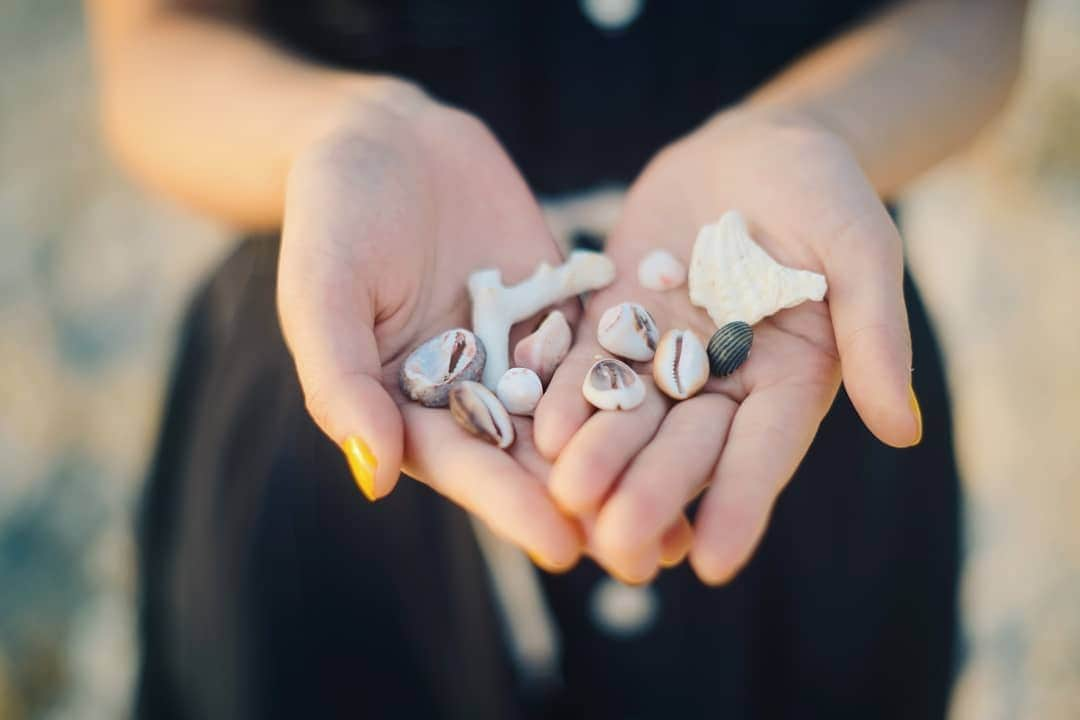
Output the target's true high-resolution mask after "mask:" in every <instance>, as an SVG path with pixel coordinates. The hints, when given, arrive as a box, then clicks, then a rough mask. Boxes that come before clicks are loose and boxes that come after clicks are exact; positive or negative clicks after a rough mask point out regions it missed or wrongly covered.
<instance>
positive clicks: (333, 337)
mask: <svg viewBox="0 0 1080 720" xmlns="http://www.w3.org/2000/svg"><path fill="white" fill-rule="evenodd" d="M287 307H288V306H287V305H286V304H285V303H282V311H281V315H282V327H283V329H284V331H285V336H286V339H287V341H288V344H289V347H290V349H291V350H292V353H293V359H294V361H295V363H296V370H297V374H298V375H299V378H300V384H301V386H302V388H303V392H304V401H305V406H306V408H307V411H308V412H309V413H310V414H311V417H312V419H313V420H314V421H315V423H316V424H317V425H318V426H319V428H320V429H322V431H323V432H324V433H326V434H327V436H329V437H330V439H331V440H333V441H334V442H335V443H337V445H338V447H340V448H341V450H342V452H343V453H344V454H345V459H346V461H347V463H348V467H349V469H350V471H351V472H352V475H353V478H354V480H355V481H356V484H357V486H358V487H359V488H360V490H361V491H362V492H363V493H364V496H365V497H366V498H367V499H368V500H371V501H374V500H376V499H378V498H380V497H383V496H385V495H387V494H389V493H390V492H391V491H392V490H393V489H394V486H395V485H396V484H397V479H398V475H399V473H400V468H401V462H402V443H403V423H402V419H401V411H400V410H399V409H398V406H397V403H395V402H394V400H393V398H392V397H391V396H390V394H389V393H388V392H387V390H386V388H385V387H384V386H383V384H382V382H381V378H382V365H381V363H380V361H379V351H378V346H377V344H376V341H375V335H374V332H373V331H372V327H371V326H372V321H371V318H372V314H371V313H370V312H367V311H365V309H364V308H359V310H358V309H357V308H355V307H353V308H350V311H349V314H348V315H346V314H343V313H338V312H325V311H324V312H316V313H303V314H302V316H298V315H299V314H298V313H296V310H297V308H289V311H287V309H286V308H287ZM290 311H291V312H290ZM350 315H351V317H350ZM357 315H359V317H357ZM327 318H332V319H335V320H336V321H337V322H336V323H335V322H331V321H330V320H328V319H327ZM342 318H347V319H348V321H347V322H342ZM290 320H292V322H290Z"/></svg>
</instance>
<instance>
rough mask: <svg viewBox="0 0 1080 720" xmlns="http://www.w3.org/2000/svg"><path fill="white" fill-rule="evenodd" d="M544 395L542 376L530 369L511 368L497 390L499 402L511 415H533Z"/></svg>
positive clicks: (500, 379) (500, 380) (501, 379)
mask: <svg viewBox="0 0 1080 720" xmlns="http://www.w3.org/2000/svg"><path fill="white" fill-rule="evenodd" d="M543 394H544V386H543V385H542V384H541V383H540V376H539V375H537V374H536V373H534V372H533V371H532V370H530V369H529V368H521V367H517V368H510V369H509V370H507V371H506V372H505V373H503V376H502V377H501V378H499V384H498V385H497V386H496V388H495V395H496V396H498V398H499V402H501V403H502V404H503V407H505V408H506V410H507V412H509V413H510V414H511V415H532V414H533V410H535V409H536V404H537V403H538V402H540V396H541V395H543Z"/></svg>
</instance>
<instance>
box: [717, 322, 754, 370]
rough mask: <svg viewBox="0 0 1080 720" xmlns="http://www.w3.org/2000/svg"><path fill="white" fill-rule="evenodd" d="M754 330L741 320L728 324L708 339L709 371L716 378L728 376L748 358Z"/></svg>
mask: <svg viewBox="0 0 1080 720" xmlns="http://www.w3.org/2000/svg"><path fill="white" fill-rule="evenodd" d="M753 342H754V330H753V328H751V327H750V326H749V325H747V324H746V323H744V322H742V321H741V320H736V321H735V322H729V323H728V324H727V325H725V326H724V327H722V328H720V329H719V330H717V331H716V332H715V333H713V336H712V337H711V338H709V346H708V348H707V350H708V352H709V370H710V372H712V374H713V375H715V376H717V377H724V376H725V375H730V374H731V373H733V372H735V371H736V370H738V369H739V366H740V365H742V364H743V363H744V362H746V358H748V357H750V345H752V344H753Z"/></svg>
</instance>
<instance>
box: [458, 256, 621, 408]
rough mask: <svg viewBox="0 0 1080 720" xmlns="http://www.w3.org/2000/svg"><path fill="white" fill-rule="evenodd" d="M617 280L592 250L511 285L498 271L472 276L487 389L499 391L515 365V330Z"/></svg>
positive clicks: (476, 328)
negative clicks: (542, 313) (512, 357)
mask: <svg viewBox="0 0 1080 720" xmlns="http://www.w3.org/2000/svg"><path fill="white" fill-rule="evenodd" d="M614 279H615V263H613V262H611V259H610V258H607V257H605V256H604V255H601V254H599V253H593V252H582V251H577V252H572V253H570V257H568V258H567V259H566V262H564V263H563V264H562V265H559V266H558V267H552V266H551V265H548V264H547V263H541V264H540V266H539V267H538V268H536V272H534V273H533V274H532V275H531V276H529V277H528V278H527V279H525V280H522V281H521V282H520V283H518V284H517V285H513V286H510V287H507V286H505V285H503V283H502V274H501V273H500V272H499V271H498V270H497V269H494V268H492V269H487V270H477V271H476V272H474V273H472V274H471V275H469V297H470V298H472V325H473V332H474V333H476V337H478V338H480V340H481V342H483V344H484V349H485V350H486V351H487V362H486V363H485V364H484V375H483V377H484V385H486V386H487V387H488V389H490V390H494V389H495V386H496V385H497V384H498V382H499V378H501V377H502V376H503V373H505V372H506V370H507V368H509V366H510V349H509V345H510V327H511V326H512V325H513V324H514V323H516V322H520V321H521V320H524V319H525V318H527V317H530V316H532V315H535V314H536V313H538V312H540V311H541V310H543V309H544V308H546V307H547V306H549V305H555V304H556V303H560V302H562V301H563V300H566V299H568V298H572V297H574V296H575V295H580V294H581V293H583V292H586V291H588V290H598V289H599V288H602V287H604V286H605V285H610V284H611V281H612V280H614Z"/></svg>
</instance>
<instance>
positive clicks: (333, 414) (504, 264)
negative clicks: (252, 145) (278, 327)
mask: <svg viewBox="0 0 1080 720" xmlns="http://www.w3.org/2000/svg"><path fill="white" fill-rule="evenodd" d="M561 259H562V258H561V253H560V251H559V249H558V246H557V244H556V243H555V240H554V239H553V238H552V236H551V234H550V231H549V230H548V229H547V226H546V225H545V223H544V220H543V218H542V216H541V213H540V208H539V207H538V205H537V203H536V201H535V199H534V198H533V196H532V194H531V193H530V191H529V189H528V187H527V185H526V183H525V181H524V180H523V179H522V178H521V176H520V175H519V173H518V172H517V170H516V169H515V167H514V166H513V163H512V162H511V161H510V159H509V158H508V157H507V155H506V154H505V152H504V151H503V150H502V148H501V147H500V146H499V144H498V142H497V141H496V140H495V138H494V136H493V135H492V134H491V133H490V132H489V131H488V130H487V128H485V127H484V125H483V124H482V123H481V122H480V121H478V120H477V119H475V118H474V117H472V116H470V115H467V114H466V113H463V112H460V111H458V110H454V109H451V108H448V107H446V106H443V105H440V104H438V103H436V102H434V101H433V100H431V99H430V98H428V97H427V96H426V95H424V94H423V93H422V92H421V91H419V90H417V89H416V88H414V87H412V86H410V85H407V84H405V83H401V82H399V81H396V80H384V81H377V82H376V85H375V90H370V89H368V90H367V91H366V92H365V93H364V96H363V100H360V101H358V102H357V103H356V104H355V105H354V106H353V107H352V108H351V109H350V110H349V111H348V113H346V116H345V117H342V118H340V119H336V120H335V121H334V122H333V123H332V127H331V128H330V129H329V130H328V131H327V132H325V133H323V134H322V135H321V138H320V140H319V141H318V142H316V143H314V144H313V145H312V146H310V147H309V148H308V149H307V150H306V151H305V152H303V153H302V154H301V155H300V156H299V157H298V158H297V159H296V161H295V163H294V165H293V167H292V170H291V172H290V176H289V184H288V189H287V196H286V208H285V223H284V231H283V235H282V244H281V258H280V265H279V268H278V290H277V299H278V307H279V311H280V315H281V322H282V327H283V330H284V333H285V337H286V340H287V342H288V345H289V348H290V350H291V351H292V354H293V357H294V360H295V362H296V367H297V372H298V373H299V377H300V381H301V384H302V386H303V391H304V396H305V400H306V404H307V408H308V410H309V412H310V413H311V416H312V417H313V418H314V420H315V422H316V423H317V424H318V425H319V427H320V428H321V429H322V430H323V431H324V432H325V433H326V434H327V435H328V436H329V437H330V438H331V439H332V440H333V441H334V442H336V443H337V444H338V445H339V446H340V447H341V448H342V449H343V450H344V451H345V454H346V456H347V458H348V461H349V465H350V467H351V468H352V470H353V474H354V476H355V477H356V480H357V484H358V485H359V486H360V488H361V490H362V491H363V492H364V494H365V495H366V496H367V497H368V498H369V499H372V500H374V499H376V498H379V497H382V496H384V495H386V494H387V493H389V492H390V491H391V490H392V489H393V487H394V485H395V483H396V482H397V478H398V473H399V470H400V469H402V468H404V470H405V471H406V472H408V473H409V474H410V475H411V476H413V477H415V478H417V479H418V480H420V481H422V482H424V483H426V484H428V485H429V486H431V487H432V488H433V489H435V490H436V491H438V492H440V493H442V494H443V495H445V496H446V497H448V498H449V499H451V500H453V501H454V502H456V503H458V504H459V505H461V506H462V507H464V508H465V509H467V510H468V511H470V512H472V513H474V514H476V515H477V516H479V517H480V518H481V519H483V520H484V521H486V522H487V523H488V525H489V526H490V527H491V528H492V529H493V530H494V531H495V532H496V533H497V534H499V535H502V536H503V537H505V538H507V539H509V540H511V541H512V542H514V543H515V544H517V545H519V546H521V547H522V548H523V549H525V550H526V551H528V552H529V553H530V554H531V555H532V556H533V558H534V559H536V560H537V561H538V562H540V563H541V564H543V565H545V566H548V567H551V568H564V567H568V566H570V565H572V564H573V563H574V562H576V560H577V558H578V556H579V554H580V550H581V539H580V537H579V531H578V530H577V528H576V526H575V524H574V523H573V522H572V521H570V520H568V519H566V518H565V517H564V516H563V515H562V514H561V513H560V512H559V510H558V508H557V507H556V506H555V505H554V503H553V502H552V500H551V499H550V497H549V496H548V494H547V491H546V488H545V485H544V481H545V480H546V477H547V472H548V468H549V465H548V463H547V462H546V461H545V460H544V459H542V458H541V456H540V455H539V453H537V451H536V449H535V447H534V446H533V444H532V437H533V433H532V428H531V420H528V419H523V418H515V419H514V422H515V425H516V426H517V427H516V430H517V440H516V442H515V443H514V445H513V446H512V448H511V450H510V452H506V451H503V450H499V449H497V448H495V447H494V446H491V445H487V444H486V443H482V442H474V441H471V439H470V438H468V436H467V435H465V434H464V432H463V431H462V430H461V428H459V427H458V426H457V424H456V423H455V422H454V420H453V418H452V417H451V415H450V413H449V412H448V411H446V410H445V409H430V408H425V407H422V406H420V405H418V404H415V403H412V402H409V401H408V400H407V399H406V398H405V397H404V396H403V395H402V394H401V392H400V390H399V389H398V382H397V378H398V370H399V367H400V364H401V362H402V360H403V359H404V358H405V357H406V356H407V355H408V354H409V353H410V352H411V351H412V350H413V349H414V348H415V347H416V346H418V345H419V344H420V343H422V342H423V341H425V340H427V339H428V338H430V337H432V336H433V335H435V334H437V333H439V332H441V331H443V330H447V329H450V328H453V327H461V326H466V327H467V326H468V322H469V298H468V294H467V292H466V279H467V277H468V275H469V273H471V272H472V271H474V270H476V269H478V268H481V267H498V268H500V269H501V270H502V273H503V277H504V278H505V281H506V282H508V283H512V282H516V281H518V280H521V279H523V278H524V277H526V276H527V275H528V274H529V273H531V272H532V270H533V269H534V268H535V267H536V265H537V264H538V263H539V262H540V261H543V260H546V261H548V262H551V263H558V262H560V261H561Z"/></svg>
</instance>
